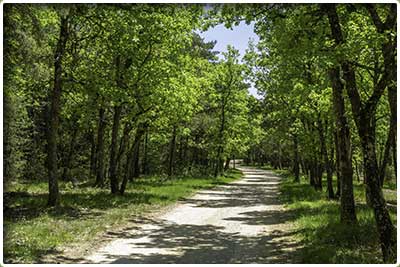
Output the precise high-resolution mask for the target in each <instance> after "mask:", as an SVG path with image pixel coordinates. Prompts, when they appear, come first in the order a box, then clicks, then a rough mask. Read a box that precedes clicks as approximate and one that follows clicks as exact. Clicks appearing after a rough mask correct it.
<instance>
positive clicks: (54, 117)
mask: <svg viewBox="0 0 400 267" xmlns="http://www.w3.org/2000/svg"><path fill="white" fill-rule="evenodd" d="M68 20H69V16H66V17H61V18H60V33H59V37H58V41H57V47H56V51H55V54H54V86H53V90H52V91H51V94H50V105H51V106H50V114H49V115H50V116H49V127H48V136H47V171H48V180H49V198H48V202H47V204H48V206H57V205H59V203H60V194H59V190H58V179H57V172H58V167H57V136H58V128H59V120H60V119H59V116H60V99H61V90H62V72H63V70H62V60H63V58H64V55H65V47H66V44H67V41H68V37H69V32H68Z"/></svg>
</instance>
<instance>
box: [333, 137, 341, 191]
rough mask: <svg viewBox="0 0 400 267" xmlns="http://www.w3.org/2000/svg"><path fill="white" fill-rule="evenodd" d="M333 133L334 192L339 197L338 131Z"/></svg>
mask: <svg viewBox="0 0 400 267" xmlns="http://www.w3.org/2000/svg"><path fill="white" fill-rule="evenodd" d="M334 135H335V158H336V160H335V168H336V194H335V196H336V197H337V198H339V197H340V166H339V162H340V155H339V141H338V136H337V135H338V131H337V130H336V132H335V133H334Z"/></svg>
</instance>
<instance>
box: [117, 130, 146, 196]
mask: <svg viewBox="0 0 400 267" xmlns="http://www.w3.org/2000/svg"><path fill="white" fill-rule="evenodd" d="M144 128H145V127H144V125H142V124H139V126H138V128H137V130H136V134H135V140H134V142H133V144H132V145H131V148H130V149H129V152H128V155H127V157H126V164H125V166H126V168H125V169H126V173H125V175H124V178H123V180H122V183H121V187H120V189H119V192H120V194H121V195H123V194H124V192H125V189H126V185H127V184H128V181H129V180H133V177H134V176H135V168H134V166H133V165H134V164H135V162H136V158H138V156H139V153H138V151H139V146H140V140H141V138H142V136H143V134H144V132H145V130H144Z"/></svg>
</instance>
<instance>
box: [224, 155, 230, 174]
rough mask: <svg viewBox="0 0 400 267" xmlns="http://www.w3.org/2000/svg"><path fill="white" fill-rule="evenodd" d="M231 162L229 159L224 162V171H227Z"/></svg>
mask: <svg viewBox="0 0 400 267" xmlns="http://www.w3.org/2000/svg"><path fill="white" fill-rule="evenodd" d="M230 162H231V158H227V159H226V161H225V167H224V171H227V170H229V163H230Z"/></svg>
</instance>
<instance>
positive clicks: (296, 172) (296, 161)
mask: <svg viewBox="0 0 400 267" xmlns="http://www.w3.org/2000/svg"><path fill="white" fill-rule="evenodd" d="M298 143H299V142H298V137H297V135H293V148H294V160H293V173H294V181H295V182H296V183H300V168H299V145H298Z"/></svg>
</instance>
